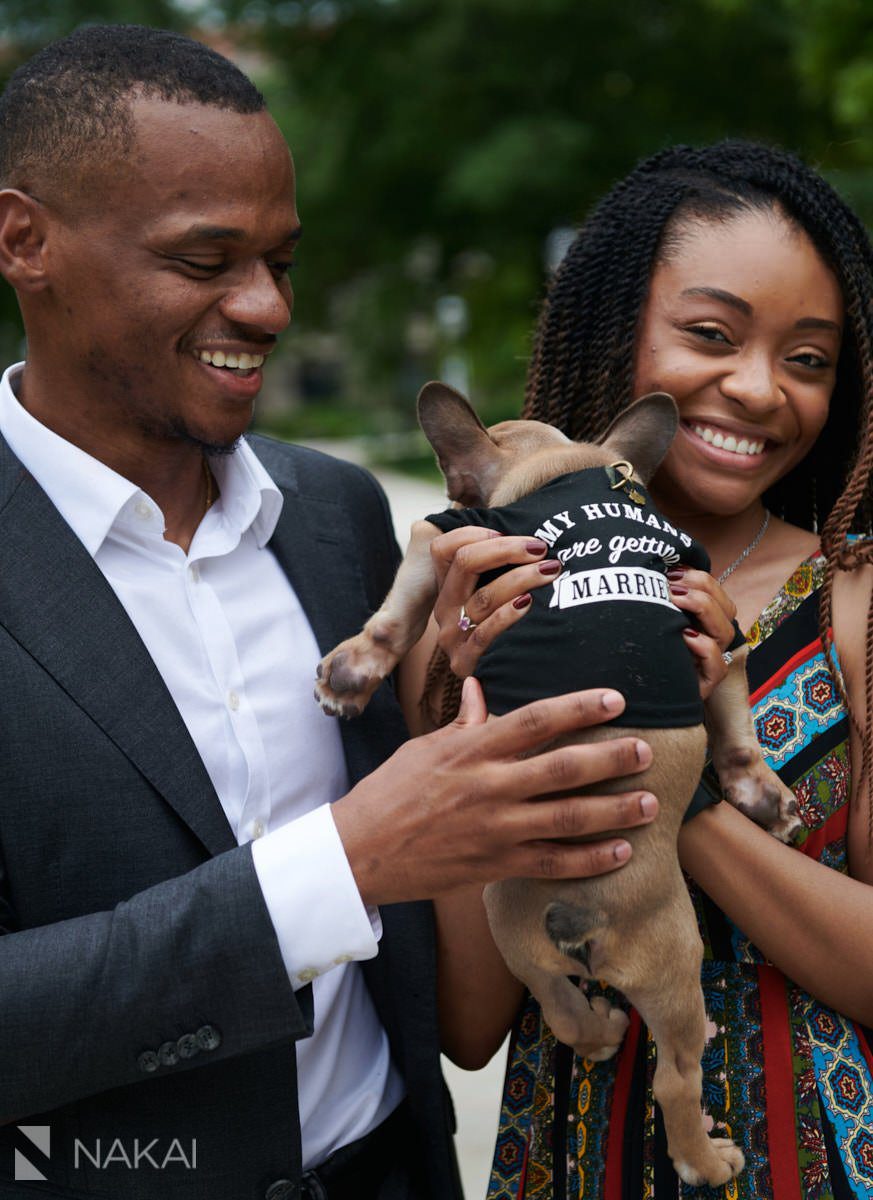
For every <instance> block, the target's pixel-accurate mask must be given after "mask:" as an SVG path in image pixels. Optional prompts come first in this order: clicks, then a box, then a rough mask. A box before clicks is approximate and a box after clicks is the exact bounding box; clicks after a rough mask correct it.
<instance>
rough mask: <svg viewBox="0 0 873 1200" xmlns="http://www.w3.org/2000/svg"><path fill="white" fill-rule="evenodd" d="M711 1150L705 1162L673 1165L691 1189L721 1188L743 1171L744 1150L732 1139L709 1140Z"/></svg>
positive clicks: (676, 1163) (675, 1163)
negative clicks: (720, 1186) (705, 1185)
mask: <svg viewBox="0 0 873 1200" xmlns="http://www.w3.org/2000/svg"><path fill="white" fill-rule="evenodd" d="M708 1141H709V1150H708V1153H707V1154H706V1157H705V1159H704V1160H703V1161H701V1162H699V1163H695V1164H694V1165H692V1164H691V1163H687V1162H679V1161H678V1160H677V1161H676V1162H674V1163H673V1166H674V1167H675V1168H676V1174H677V1175H678V1176H679V1178H680V1179H681V1180H682V1181H683V1183H687V1184H689V1185H690V1186H691V1187H703V1185H704V1184H708V1185H709V1186H710V1187H719V1185H720V1184H723V1183H728V1182H729V1181H730V1180H731V1179H734V1178H735V1177H736V1176H737V1175H739V1173H740V1171H742V1169H743V1167H744V1166H745V1165H746V1160H745V1158H744V1156H743V1152H742V1150H741V1149H740V1148H739V1146H737V1145H736V1144H735V1143H734V1142H732V1141H731V1140H730V1138H709V1139H708Z"/></svg>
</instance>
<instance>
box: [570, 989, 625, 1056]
mask: <svg viewBox="0 0 873 1200" xmlns="http://www.w3.org/2000/svg"><path fill="white" fill-rule="evenodd" d="M589 1004H590V1005H591V1008H592V1010H593V1011H594V1014H595V1017H596V1022H592V1023H591V1024H589V1023H588V1022H586V1028H585V1034H586V1036H585V1039H584V1040H583V1041H578V1042H576V1043H575V1044H574V1046H573V1049H574V1050H575V1051H576V1053H577V1054H578V1055H579V1057H580V1058H587V1059H588V1060H589V1061H590V1062H605V1061H606V1060H607V1059H608V1058H612V1056H613V1054H615V1052H616V1051H617V1050H618V1048H619V1046H620V1045H621V1043H622V1042H623V1041H624V1035H625V1032H626V1031H627V1027H628V1025H629V1024H630V1021H629V1020H628V1015H627V1013H626V1012H624V1011H623V1010H622V1009H620V1008H616V1007H615V1006H614V1005H612V1004H610V1002H609V1001H608V1000H607V999H606V997H605V996H592V997H591V998H590V999H589Z"/></svg>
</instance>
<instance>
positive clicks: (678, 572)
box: [667, 567, 685, 579]
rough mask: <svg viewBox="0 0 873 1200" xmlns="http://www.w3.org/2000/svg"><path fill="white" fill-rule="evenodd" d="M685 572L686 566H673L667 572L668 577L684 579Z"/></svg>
mask: <svg viewBox="0 0 873 1200" xmlns="http://www.w3.org/2000/svg"><path fill="white" fill-rule="evenodd" d="M684 574H685V568H684V567H671V568H670V570H669V571H668V572H667V578H668V579H682V577H683V576H684Z"/></svg>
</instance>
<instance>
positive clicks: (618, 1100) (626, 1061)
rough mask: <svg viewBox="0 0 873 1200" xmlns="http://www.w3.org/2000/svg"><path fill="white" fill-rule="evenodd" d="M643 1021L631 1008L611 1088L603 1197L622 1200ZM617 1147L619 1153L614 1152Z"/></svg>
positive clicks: (610, 1199)
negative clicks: (630, 1099)
mask: <svg viewBox="0 0 873 1200" xmlns="http://www.w3.org/2000/svg"><path fill="white" fill-rule="evenodd" d="M641 1028H642V1021H641V1020H640V1014H639V1013H638V1012H637V1010H636V1009H635V1008H632V1009H631V1010H630V1025H628V1027H627V1033H626V1034H625V1035H624V1043H623V1045H622V1047H621V1050H620V1051H619V1060H618V1065H617V1067H616V1071H615V1084H614V1086H613V1089H612V1105H611V1107H610V1111H609V1124H608V1126H607V1129H608V1131H609V1132H608V1134H607V1142H606V1176H605V1178H604V1184H603V1200H622V1193H623V1186H622V1185H623V1182H624V1180H623V1175H624V1171H623V1169H622V1160H623V1158H624V1126H625V1118H626V1117H627V1104H628V1097H629V1095H630V1087H631V1080H632V1079H633V1073H634V1066H635V1064H636V1060H637V1045H638V1043H639V1040H640V1029H641ZM613 1146H616V1147H617V1150H618V1153H615V1154H614V1153H612V1147H613Z"/></svg>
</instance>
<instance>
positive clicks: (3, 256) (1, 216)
mask: <svg viewBox="0 0 873 1200" xmlns="http://www.w3.org/2000/svg"><path fill="white" fill-rule="evenodd" d="M45 225H46V211H45V209H44V207H43V205H42V204H40V202H39V201H38V200H35V199H34V198H33V197H32V196H28V195H27V193H26V192H20V191H18V189H17V188H5V189H4V190H3V191H0V274H2V275H3V276H4V278H5V279H6V280H7V282H8V283H10V284H11V285H12V287H14V288H15V290H16V291H17V292H38V291H41V290H42V289H43V288H44V287H45V286H46V283H47V280H46V272H45V262H44V256H43V246H44V242H45Z"/></svg>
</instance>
